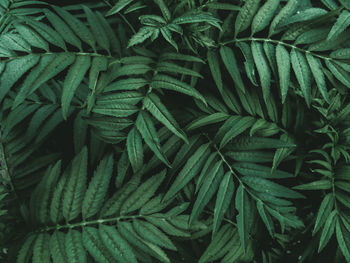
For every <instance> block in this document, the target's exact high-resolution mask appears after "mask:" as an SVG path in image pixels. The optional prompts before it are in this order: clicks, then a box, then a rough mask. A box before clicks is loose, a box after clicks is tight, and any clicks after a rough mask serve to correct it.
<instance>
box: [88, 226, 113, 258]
mask: <svg viewBox="0 0 350 263" xmlns="http://www.w3.org/2000/svg"><path fill="white" fill-rule="evenodd" d="M82 238H83V244H84V247H85V248H86V250H87V251H88V252H89V254H90V255H91V256H92V257H93V258H94V259H95V260H96V262H101V263H110V262H115V261H114V260H113V258H112V255H111V254H110V253H109V252H108V250H107V249H106V247H105V246H104V245H103V241H102V239H101V237H100V234H99V231H98V229H96V228H94V227H84V228H83V232H82Z"/></svg>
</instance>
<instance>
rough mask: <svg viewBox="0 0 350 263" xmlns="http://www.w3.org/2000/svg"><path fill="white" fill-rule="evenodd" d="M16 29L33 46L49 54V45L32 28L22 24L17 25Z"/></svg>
mask: <svg viewBox="0 0 350 263" xmlns="http://www.w3.org/2000/svg"><path fill="white" fill-rule="evenodd" d="M15 28H16V30H17V31H18V33H19V34H20V35H21V36H22V37H23V38H24V39H25V40H26V41H27V42H28V43H29V44H30V45H31V46H33V47H38V48H41V49H43V50H45V51H47V52H48V51H49V44H48V43H47V42H46V41H45V40H44V39H43V38H42V37H41V36H40V35H39V34H38V33H36V32H35V31H34V30H32V29H31V28H30V27H28V26H25V25H22V24H15Z"/></svg>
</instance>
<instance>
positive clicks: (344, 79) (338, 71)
mask: <svg viewBox="0 0 350 263" xmlns="http://www.w3.org/2000/svg"><path fill="white" fill-rule="evenodd" d="M325 62H326V65H327V67H328V68H329V70H330V71H331V72H332V74H333V75H334V76H335V77H336V78H337V79H338V80H339V81H340V82H341V83H343V84H344V85H345V86H347V87H350V75H349V73H348V72H346V71H345V70H343V69H342V68H340V67H339V66H337V65H336V64H334V63H332V61H329V60H328V59H327V60H326V61H325Z"/></svg>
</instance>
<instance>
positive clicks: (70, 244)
mask: <svg viewBox="0 0 350 263" xmlns="http://www.w3.org/2000/svg"><path fill="white" fill-rule="evenodd" d="M65 247H66V252H67V258H68V262H72V263H86V262H87V257H86V252H85V249H84V247H83V240H82V236H81V233H80V232H79V231H77V230H73V229H70V230H69V231H68V233H67V234H66V238H65ZM41 262H42V261H41ZM44 262H45V261H44Z"/></svg>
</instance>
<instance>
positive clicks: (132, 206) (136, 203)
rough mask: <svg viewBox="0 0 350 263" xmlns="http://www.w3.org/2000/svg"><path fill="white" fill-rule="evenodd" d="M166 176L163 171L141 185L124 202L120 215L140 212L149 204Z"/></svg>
mask: <svg viewBox="0 0 350 263" xmlns="http://www.w3.org/2000/svg"><path fill="white" fill-rule="evenodd" d="M165 175H166V170H163V171H162V172H160V173H159V174H156V175H154V176H152V177H151V178H149V179H148V180H147V181H146V182H144V183H143V184H141V185H140V186H139V187H138V188H137V189H136V190H135V191H134V192H133V193H132V194H131V195H130V196H129V197H128V199H127V200H126V201H125V202H124V204H123V205H122V207H121V209H120V214H127V213H130V212H133V211H135V210H138V209H140V208H141V207H142V206H143V205H144V204H145V203H147V202H148V201H149V200H150V199H151V198H152V197H153V195H154V193H155V192H156V191H157V189H158V187H159V186H160V184H161V183H162V182H163V180H164V178H165Z"/></svg>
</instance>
